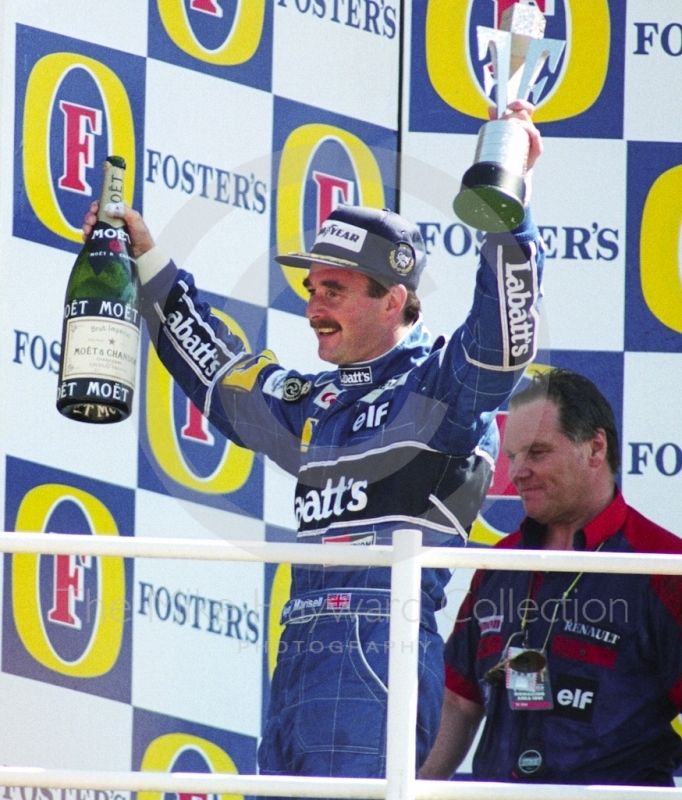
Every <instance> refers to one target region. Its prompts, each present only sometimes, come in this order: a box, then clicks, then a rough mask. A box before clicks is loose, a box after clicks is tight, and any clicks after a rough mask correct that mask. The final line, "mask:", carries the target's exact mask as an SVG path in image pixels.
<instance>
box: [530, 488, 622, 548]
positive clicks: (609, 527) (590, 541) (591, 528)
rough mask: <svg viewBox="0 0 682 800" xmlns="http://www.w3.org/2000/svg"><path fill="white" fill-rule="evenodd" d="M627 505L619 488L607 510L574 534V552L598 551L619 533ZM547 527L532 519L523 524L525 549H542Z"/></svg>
mask: <svg viewBox="0 0 682 800" xmlns="http://www.w3.org/2000/svg"><path fill="white" fill-rule="evenodd" d="M626 517H627V505H626V504H625V500H624V498H623V495H622V493H621V491H620V489H619V487H618V486H616V493H615V495H614V498H613V500H612V501H611V502H610V503H609V504H608V506H606V508H605V509H604V510H603V511H602V512H600V513H599V514H597V516H596V517H594V519H591V520H590V521H589V522H588V523H587V525H585V527H584V528H582V530H579V531H576V532H575V533H574V534H573V549H574V550H596V548H597V547H599V545H600V544H602V543H603V542H605V541H606V540H607V539H610V538H611V537H612V536H613V535H615V534H616V533H618V531H619V530H621V529H622V527H623V525H624V524H625V518H626ZM545 530H546V526H545V525H541V524H540V523H539V522H537V521H536V520H534V519H533V518H532V517H526V518H525V519H524V521H523V522H522V523H521V536H522V540H523V545H522V546H523V547H524V548H525V549H532V550H537V549H539V548H540V547H542V540H543V539H544V536H545Z"/></svg>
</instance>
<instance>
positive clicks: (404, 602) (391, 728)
mask: <svg viewBox="0 0 682 800" xmlns="http://www.w3.org/2000/svg"><path fill="white" fill-rule="evenodd" d="M421 544H422V534H421V531H418V530H404V531H395V532H394V533H393V566H392V570H391V622H390V634H389V635H390V649H389V657H388V689H389V691H388V721H387V734H386V739H387V741H386V800H412V798H413V797H414V783H415V764H416V760H415V757H416V746H417V688H418V686H417V672H418V669H417V668H418V662H419V617H420V610H421V573H422V571H421V561H420V559H419V551H420V549H421Z"/></svg>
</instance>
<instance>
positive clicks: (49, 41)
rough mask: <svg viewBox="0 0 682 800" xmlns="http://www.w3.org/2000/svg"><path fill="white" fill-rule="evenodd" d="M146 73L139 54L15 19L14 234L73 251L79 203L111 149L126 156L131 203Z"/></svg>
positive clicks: (94, 192)
mask: <svg viewBox="0 0 682 800" xmlns="http://www.w3.org/2000/svg"><path fill="white" fill-rule="evenodd" d="M144 74H145V61H144V59H142V58H139V57H138V56H132V55H128V54H125V53H121V52H118V51H114V50H109V49H108V48H104V47H98V46H95V45H91V44H89V43H87V42H81V41H78V40H76V39H70V38H68V37H65V36H58V35H56V34H52V33H48V32H46V31H40V30H37V29H35V28H28V27H26V26H23V25H18V26H17V52H16V81H17V95H16V113H15V143H16V146H15V154H16V155H15V164H14V172H15V187H16V192H15V205H14V225H13V233H14V235H15V236H20V237H21V238H24V239H30V240H31V241H35V242H40V243H41V244H46V245H49V246H51V247H58V248H60V249H64V250H71V251H73V252H78V250H80V248H81V246H82V239H81V226H82V224H83V215H84V209H85V208H87V206H88V204H89V202H91V201H92V200H95V199H97V197H99V192H100V187H101V184H102V164H103V162H104V159H105V158H106V157H107V156H108V155H110V154H116V155H120V156H123V158H125V160H126V164H127V170H126V182H125V200H126V202H127V203H128V204H129V205H133V203H134V201H135V197H136V194H135V188H136V185H137V187H138V190H139V187H140V185H141V184H140V182H141V175H140V176H138V175H137V172H138V171H137V163H138V156H139V154H140V148H141V147H142V142H143V139H144V130H143V120H144V116H143V109H144ZM137 196H138V197H139V194H138V195H137ZM138 206H139V203H138Z"/></svg>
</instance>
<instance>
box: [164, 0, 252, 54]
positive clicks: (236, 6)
mask: <svg viewBox="0 0 682 800" xmlns="http://www.w3.org/2000/svg"><path fill="white" fill-rule="evenodd" d="M151 2H152V3H155V4H156V6H157V9H158V13H159V17H160V18H161V22H162V24H163V26H164V28H165V30H166V33H167V34H168V36H169V37H170V39H171V40H172V41H173V43H174V44H175V45H176V46H177V47H179V48H180V49H181V50H182V51H184V52H185V53H187V55H189V56H192V58H196V59H197V60H199V61H203V62H206V63H207V64H212V65H214V66H218V67H229V66H235V65H237V64H243V63H244V62H246V61H249V60H250V59H251V58H253V56H254V54H255V52H256V50H257V49H258V45H259V44H260V40H261V35H262V32H263V22H264V19H265V0H250V2H248V3H243V2H240V3H226V2H224V0H189V2H187V0H151Z"/></svg>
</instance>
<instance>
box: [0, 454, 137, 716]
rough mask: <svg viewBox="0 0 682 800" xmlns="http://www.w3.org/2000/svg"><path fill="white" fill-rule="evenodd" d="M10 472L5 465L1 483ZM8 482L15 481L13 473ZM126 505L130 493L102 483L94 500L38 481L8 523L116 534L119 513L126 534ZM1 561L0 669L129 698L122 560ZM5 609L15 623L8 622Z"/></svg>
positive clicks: (21, 557) (25, 556)
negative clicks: (0, 622) (0, 625)
mask: <svg viewBox="0 0 682 800" xmlns="http://www.w3.org/2000/svg"><path fill="white" fill-rule="evenodd" d="M14 461H16V460H14ZM21 463H22V464H25V462H21ZM39 469H42V470H43V471H49V470H47V468H39ZM10 473H12V475H14V473H15V470H14V469H13V468H12V466H11V464H9V465H8V480H9V479H10V478H9V476H10ZM12 480H16V481H18V482H20V483H21V482H22V479H21V477H20V475H19V473H17V474H16V475H14V477H13V478H12ZM105 501H106V502H105ZM110 506H111V507H112V508H111V509H110ZM132 508H133V492H132V491H129V490H125V489H122V488H120V487H113V486H107V487H106V490H105V492H104V493H103V494H102V497H99V496H96V494H94V493H92V492H90V491H86V490H85V489H81V488H78V487H76V486H73V485H69V484H67V483H57V482H55V483H42V484H39V485H35V486H33V488H31V489H29V490H28V491H26V492H25V493H24V495H23V497H22V498H21V499H20V501H19V505H18V509H17V512H16V520H15V522H14V528H15V530H17V531H27V532H39V531H55V530H57V531H62V532H67V531H68V532H72V533H82V534H84V538H86V537H88V536H118V535H119V533H120V531H119V525H118V524H117V517H120V516H121V514H122V513H123V514H124V515H125V517H121V519H124V518H127V521H126V522H125V523H124V524H126V526H128V525H130V526H131V531H130V532H131V533H132V524H133V522H132V520H133V512H132ZM7 558H8V561H7V564H8V565H11V567H10V571H9V576H7V573H6V578H5V580H6V581H7V577H9V578H10V581H8V583H9V584H10V586H11V591H10V592H7V591H6V592H5V602H7V600H8V599H9V598H10V597H11V606H10V607H8V608H7V609H6V610H5V615H4V616H5V629H4V634H3V669H5V670H7V671H10V672H12V673H15V674H19V675H25V676H27V677H31V678H39V679H42V680H46V681H48V682H53V683H57V684H60V685H64V686H67V687H70V688H76V689H80V690H82V691H87V692H91V693H93V694H98V695H100V696H104V697H110V698H111V699H116V700H120V701H124V702H129V701H130V641H129V640H130V614H131V601H130V597H129V595H130V591H129V588H130V587H129V586H128V585H127V580H126V570H125V566H124V559H122V558H117V557H107V558H97V557H94V556H84V555H56V556H51V555H37V554H34V553H16V554H14V555H12V556H11V557H10V556H8V557H7ZM10 609H11V614H12V617H13V623H14V624H13V625H10V626H8V622H9V620H8V614H9V613H10ZM15 635H16V637H17V638H18V642H14V636H15ZM19 643H20V644H19ZM20 645H23V649H22V647H21V646H20ZM124 662H126V663H124ZM38 665H40V667H38ZM40 668H42V669H40Z"/></svg>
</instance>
